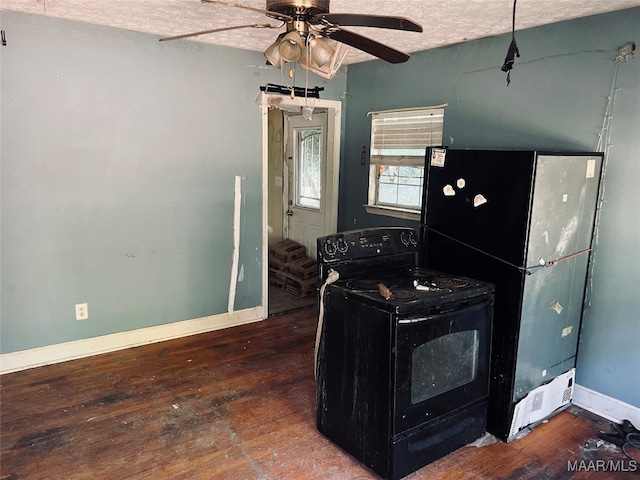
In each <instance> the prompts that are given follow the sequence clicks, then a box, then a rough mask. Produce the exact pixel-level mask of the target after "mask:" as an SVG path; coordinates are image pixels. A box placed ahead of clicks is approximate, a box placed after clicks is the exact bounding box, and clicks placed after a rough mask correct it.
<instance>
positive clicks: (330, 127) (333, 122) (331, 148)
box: [257, 93, 342, 318]
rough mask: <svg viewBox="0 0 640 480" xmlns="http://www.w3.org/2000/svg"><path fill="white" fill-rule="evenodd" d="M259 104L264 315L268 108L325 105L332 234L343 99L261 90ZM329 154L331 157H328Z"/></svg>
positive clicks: (266, 298) (265, 301)
mask: <svg viewBox="0 0 640 480" xmlns="http://www.w3.org/2000/svg"><path fill="white" fill-rule="evenodd" d="M257 103H258V106H259V107H260V110H261V114H262V117H261V118H262V259H263V260H262V308H263V317H264V318H266V317H267V316H268V312H269V230H268V228H269V222H268V211H269V208H268V207H269V199H268V193H269V109H270V108H280V109H281V110H283V111H285V112H293V111H295V110H296V109H298V110H301V109H302V108H303V107H313V108H324V109H326V110H327V145H328V148H327V182H331V186H332V192H333V198H332V199H331V200H330V201H329V202H328V204H329V205H331V210H330V214H329V225H330V229H331V231H330V232H328V233H335V232H336V231H337V229H338V188H339V175H340V139H341V125H342V102H340V101H338V100H323V99H319V98H304V97H301V98H298V97H295V98H290V97H287V96H284V95H275V94H269V93H261V94H260V97H259V98H258V101H257ZM330 156H331V160H329V158H330Z"/></svg>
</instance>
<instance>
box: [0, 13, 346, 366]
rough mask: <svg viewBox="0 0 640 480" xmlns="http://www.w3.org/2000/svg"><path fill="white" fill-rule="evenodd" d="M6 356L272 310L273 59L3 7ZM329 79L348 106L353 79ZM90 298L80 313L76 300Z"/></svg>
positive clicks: (276, 77) (0, 346) (1, 345)
mask: <svg viewBox="0 0 640 480" xmlns="http://www.w3.org/2000/svg"><path fill="white" fill-rule="evenodd" d="M1 24H2V25H1V27H2V29H3V30H4V31H5V32H6V37H7V46H5V47H0V55H1V57H0V61H1V69H2V77H1V81H2V83H1V95H2V107H1V108H2V110H1V119H2V120H1V121H2V123H1V148H2V150H1V154H2V157H1V168H0V172H1V203H0V206H1V209H2V210H1V226H2V232H1V233H2V234H1V243H0V246H1V270H0V273H1V277H2V282H1V298H0V300H1V304H0V306H1V321H0V334H1V342H0V352H1V353H9V352H14V351H19V350H24V349H30V348H34V347H39V346H45V345H52V344H57V343H61V342H67V341H72V340H79V339H85V338H91V337H95V336H99V335H104V334H110V333H116V332H123V331H129V330H135V329H139V328H143V327H150V326H156V325H162V324H166V323H170V322H176V321H181V320H187V319H193V318H199V317H203V316H208V315H215V314H220V313H224V312H226V311H227V307H228V299H229V282H230V277H231V268H232V252H233V233H232V228H233V210H234V207H233V204H234V181H235V176H236V175H239V176H241V177H242V178H243V197H242V215H241V225H240V226H241V241H240V262H239V263H240V265H241V266H242V268H243V275H241V276H240V280H241V281H239V282H238V284H237V292H236V297H235V310H241V309H244V308H249V307H253V306H257V305H260V304H261V303H262V298H261V295H262V261H263V259H262V250H261V247H262V246H261V238H262V144H261V115H260V109H259V108H258V107H257V106H256V103H255V101H256V98H257V97H258V95H259V93H260V90H259V86H261V85H265V84H266V83H278V84H282V83H283V81H282V76H281V73H280V71H279V70H275V69H273V68H265V61H264V58H263V56H262V54H260V53H257V52H248V51H244V50H236V49H229V48H222V47H215V46H212V45H205V44H200V43H195V42H190V41H176V42H166V43H159V42H158V37H155V36H152V35H146V34H141V33H136V32H129V31H125V30H118V29H112V28H104V27H98V26H94V25H88V24H83V23H78V22H70V21H65V20H59V19H52V18H45V17H40V16H34V15H25V14H17V13H13V12H7V11H3V12H2V17H1ZM309 85H310V86H315V85H320V86H323V87H325V91H324V92H323V93H322V97H323V98H327V99H340V98H341V97H342V96H343V94H344V91H345V89H346V79H345V74H340V75H339V76H338V77H336V78H334V79H333V80H331V81H330V82H327V81H325V80H324V79H319V78H317V77H312V78H311V79H310V83H309ZM85 302H87V303H88V304H89V319H88V320H86V321H82V322H79V321H76V319H75V304H77V303H85Z"/></svg>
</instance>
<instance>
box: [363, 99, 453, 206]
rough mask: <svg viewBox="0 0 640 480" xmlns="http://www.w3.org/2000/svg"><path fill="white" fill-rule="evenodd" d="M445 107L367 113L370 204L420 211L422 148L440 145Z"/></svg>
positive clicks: (422, 166) (422, 167) (423, 149)
mask: <svg viewBox="0 0 640 480" xmlns="http://www.w3.org/2000/svg"><path fill="white" fill-rule="evenodd" d="M444 107H445V105H439V106H435V107H423V108H411V109H403V110H387V111H382V112H371V113H370V115H371V150H370V160H371V167H370V173H369V205H368V206H369V207H372V206H373V207H382V208H385V209H391V210H403V211H407V212H419V211H420V207H421V205H420V204H421V200H422V182H423V176H424V155H425V149H426V147H428V146H440V145H442V130H443V124H444ZM373 213H380V212H373Z"/></svg>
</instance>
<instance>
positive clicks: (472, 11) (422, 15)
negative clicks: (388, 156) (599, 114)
mask: <svg viewBox="0 0 640 480" xmlns="http://www.w3.org/2000/svg"><path fill="white" fill-rule="evenodd" d="M0 1H1V3H2V9H3V10H12V11H17V12H25V13H34V14H39V15H47V16H50V17H58V18H66V19H70V20H77V21H81V22H87V23H93V24H98V25H107V26H111V27H116V28H122V29H127V30H134V31H138V32H145V33H150V34H154V35H158V36H159V37H165V36H172V35H179V34H183V33H190V32H195V31H201V30H207V29H213V28H218V27H226V26H233V25H244V24H251V23H267V22H268V21H270V19H268V18H267V17H266V16H264V15H262V14H260V13H256V12H252V11H247V10H244V9H239V8H235V7H231V6H226V5H215V4H205V3H201V1H200V0H0ZM235 3H239V4H242V5H247V6H251V7H255V8H259V9H264V8H265V5H266V3H265V0H236V1H235ZM639 5H640V0H520V1H518V2H517V7H516V30H522V29H524V28H529V27H533V26H537V25H544V24H549V23H554V22H559V21H562V20H567V19H572V18H578V17H584V16H588V15H594V14H598V13H604V12H609V11H613V10H621V9H624V8H630V7H633V6H639ZM512 11H513V0H438V1H436V0H332V1H331V12H332V13H368V14H376V15H398V16H401V17H407V18H410V19H412V20H414V21H416V22H418V23H420V24H421V25H422V26H423V29H424V32H423V33H412V32H397V31H390V30H383V29H376V28H356V27H347V29H349V30H352V31H355V32H357V33H360V34H363V35H365V36H368V37H371V38H373V39H374V40H377V41H380V42H382V43H385V44H387V45H389V46H391V47H394V48H396V49H398V50H401V51H404V52H407V53H411V52H415V51H420V50H428V49H430V48H434V47H440V46H444V45H452V44H456V43H460V42H464V41H467V40H473V39H478V38H483V37H488V36H493V35H498V34H502V33H505V32H509V31H511V21H512ZM272 23H276V22H275V21H272ZM282 31H284V28H283V29H282ZM278 33H279V31H275V30H269V29H242V30H231V31H226V32H218V33H214V34H210V35H203V36H200V37H195V38H193V39H190V40H176V41H181V42H184V41H197V42H206V43H213V44H218V45H224V46H232V47H238V48H242V49H246V50H255V51H260V52H262V51H264V50H265V49H266V48H267V47H268V46H269V45H270V44H271V43H272V42H273V41H274V40H275V37H276V36H277V34H278ZM371 59H373V57H372V56H370V55H368V54H365V53H362V52H360V51H358V50H355V49H351V51H350V53H349V55H348V56H347V59H346V61H345V63H355V62H362V61H366V60H371Z"/></svg>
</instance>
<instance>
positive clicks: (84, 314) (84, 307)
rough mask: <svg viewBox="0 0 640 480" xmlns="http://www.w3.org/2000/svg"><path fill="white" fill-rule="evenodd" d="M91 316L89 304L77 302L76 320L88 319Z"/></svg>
mask: <svg viewBox="0 0 640 480" xmlns="http://www.w3.org/2000/svg"><path fill="white" fill-rule="evenodd" d="M87 318H89V305H88V304H86V303H78V304H76V320H86V319H87Z"/></svg>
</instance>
